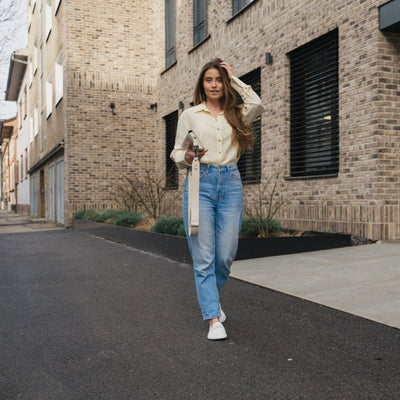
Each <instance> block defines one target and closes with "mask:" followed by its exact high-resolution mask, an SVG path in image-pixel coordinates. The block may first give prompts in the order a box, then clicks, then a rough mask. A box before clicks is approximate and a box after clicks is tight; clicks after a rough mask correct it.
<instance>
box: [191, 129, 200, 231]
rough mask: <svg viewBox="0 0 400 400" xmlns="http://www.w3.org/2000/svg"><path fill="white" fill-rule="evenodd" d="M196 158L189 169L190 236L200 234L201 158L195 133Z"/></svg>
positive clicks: (194, 148)
mask: <svg viewBox="0 0 400 400" xmlns="http://www.w3.org/2000/svg"><path fill="white" fill-rule="evenodd" d="M192 148H193V150H194V158H193V161H192V167H191V168H190V169H189V199H188V200H189V201H188V203H189V207H188V211H189V215H188V221H189V224H188V225H189V236H197V235H198V234H199V189H200V160H199V157H198V156H197V149H198V139H197V135H195V134H194V135H193V145H192Z"/></svg>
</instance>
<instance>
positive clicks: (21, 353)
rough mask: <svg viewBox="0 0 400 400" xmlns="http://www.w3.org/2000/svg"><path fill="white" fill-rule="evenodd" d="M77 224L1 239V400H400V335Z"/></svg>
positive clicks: (393, 330) (11, 235)
mask: <svg viewBox="0 0 400 400" xmlns="http://www.w3.org/2000/svg"><path fill="white" fill-rule="evenodd" d="M222 305H223V308H224V311H225V312H226V314H227V317H228V320H227V322H226V323H225V327H226V329H227V332H228V339H227V340H225V341H220V342H211V341H208V340H207V339H206V335H207V325H206V324H205V323H204V322H203V321H202V319H201V314H200V311H199V308H198V305H197V300H196V298H195V289H194V282H193V276H192V271H191V268H190V266H188V265H183V264H179V263H176V262H173V261H169V260H167V259H164V258H161V257H157V256H153V255H151V254H146V253H143V252H139V251H136V250H134V249H132V248H129V247H126V246H124V245H121V244H116V243H112V242H108V241H105V240H103V239H100V238H96V237H93V236H90V235H87V234H84V233H80V232H76V231H73V230H71V229H59V230H54V231H51V230H49V231H37V232H33V233H14V234H0V400H11V399H24V400H47V399H49V400H50V399H51V400H64V399H68V400H78V399H79V400H80V399H82V400H89V399H93V400H102V399H104V400H114V399H115V400H125V399H138V400H141V399H165V400H168V399H178V400H180V399H182V400H184V399H201V400H204V399H207V400H208V399H210V400H211V399H227V400H235V399H240V400H242V399H253V400H254V399H262V400H264V399H272V400H275V399H285V400H286V399H288V400H289V399H290V400H292V399H318V400H320V399H323V400H325V399H351V400H356V399H363V400H365V399H384V400H391V399H399V398H400V351H399V347H400V331H399V330H397V329H394V328H390V327H388V326H385V325H381V324H378V323H375V322H371V321H368V320H365V319H362V318H358V317H354V316H352V315H350V314H346V313H343V312H340V311H337V310H333V309H329V308H327V307H323V306H320V305H317V304H314V303H311V302H308V301H305V300H301V299H298V298H294V297H291V296H288V295H285V294H282V293H278V292H274V291H271V290H268V289H265V288H260V287H257V286H254V285H251V284H247V283H244V282H240V281H237V280H234V279H230V280H229V282H228V283H227V285H226V287H225V288H224V291H223V293H222Z"/></svg>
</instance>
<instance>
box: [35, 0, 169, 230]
mask: <svg viewBox="0 0 400 400" xmlns="http://www.w3.org/2000/svg"><path fill="white" fill-rule="evenodd" d="M156 6H157V2H154V3H153V2H147V1H135V2H131V1H119V2H117V3H116V4H113V5H112V6H111V5H110V4H109V3H108V2H99V1H95V0H88V1H85V2H82V1H79V0H30V1H29V7H28V50H29V54H30V67H29V72H28V73H29V74H30V80H29V83H28V90H29V102H30V106H29V110H30V120H31V132H32V135H31V143H30V169H29V174H30V177H31V212H32V214H33V215H36V216H41V217H45V218H47V219H50V220H54V221H58V222H60V223H65V224H66V225H69V224H70V223H71V220H72V215H73V213H74V212H75V211H77V210H80V209H82V208H93V209H98V208H112V207H114V203H115V195H114V189H115V185H116V184H117V183H118V182H119V181H121V178H122V176H123V174H130V173H132V171H136V172H138V171H141V170H144V169H148V168H151V167H153V165H154V158H152V157H151V155H152V153H153V150H152V147H154V143H155V141H156V136H155V123H156V121H155V118H154V115H155V111H154V108H150V105H151V104H154V103H155V96H156V90H155V88H156V81H157V74H156V71H160V70H161V62H162V60H160V57H159V55H160V53H162V50H161V49H162V43H163V32H162V30H160V29H159V26H158V21H159V18H158V17H159V14H156ZM160 24H161V22H160Z"/></svg>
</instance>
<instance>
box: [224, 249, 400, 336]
mask: <svg viewBox="0 0 400 400" xmlns="http://www.w3.org/2000/svg"><path fill="white" fill-rule="evenodd" d="M231 276H232V277H234V278H236V279H240V280H242V281H245V282H249V283H253V284H256V285H258V286H261V287H266V288H269V289H273V290H276V291H279V292H282V293H285V294H290V295H292V296H296V297H299V298H302V299H306V300H309V301H312V302H315V303H318V304H322V305H325V306H328V307H331V308H334V309H337V310H341V311H345V312H348V313H351V314H353V315H357V316H360V317H363V318H367V319H370V320H372V321H376V322H379V323H382V324H386V325H389V326H393V327H396V328H399V329H400V241H391V242H378V243H375V244H369V245H363V246H355V247H345V248H340V249H332V250H323V251H314V252H309V253H299V254H291V255H283V256H276V257H267V258H257V259H252V260H242V261H235V262H234V264H233V266H232V272H231Z"/></svg>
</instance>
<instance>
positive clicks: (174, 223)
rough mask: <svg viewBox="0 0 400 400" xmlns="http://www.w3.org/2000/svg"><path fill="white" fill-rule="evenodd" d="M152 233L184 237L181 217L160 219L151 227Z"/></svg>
mask: <svg viewBox="0 0 400 400" xmlns="http://www.w3.org/2000/svg"><path fill="white" fill-rule="evenodd" d="M151 231H152V232H158V233H164V234H168V235H175V236H182V237H185V236H186V232H185V227H184V225H183V218H182V217H161V218H158V219H157V221H156V223H155V224H154V225H153V226H152V227H151Z"/></svg>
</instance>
